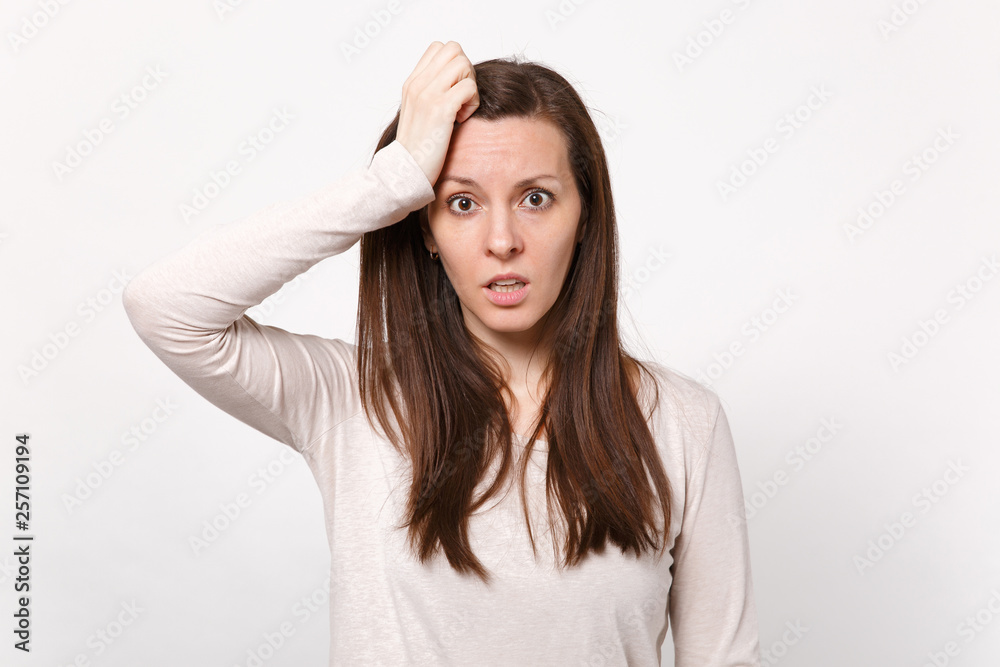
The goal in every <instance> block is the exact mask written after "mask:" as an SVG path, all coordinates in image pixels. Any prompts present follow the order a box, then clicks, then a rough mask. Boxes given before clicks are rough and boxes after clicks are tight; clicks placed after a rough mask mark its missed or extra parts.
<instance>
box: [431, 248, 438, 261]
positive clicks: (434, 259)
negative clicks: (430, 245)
mask: <svg viewBox="0 0 1000 667" xmlns="http://www.w3.org/2000/svg"><path fill="white" fill-rule="evenodd" d="M430 253H431V261H432V262H433V261H436V260H437V258H438V254H437V253H436V252H434V251H433V250H431V251H430Z"/></svg>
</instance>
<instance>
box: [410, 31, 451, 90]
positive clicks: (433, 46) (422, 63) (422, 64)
mask: <svg viewBox="0 0 1000 667" xmlns="http://www.w3.org/2000/svg"><path fill="white" fill-rule="evenodd" d="M443 48H444V44H442V43H441V42H431V43H430V45H429V46H428V47H427V50H425V51H424V54H423V55H422V56H420V60H418V61H417V64H416V66H415V67H414V68H413V71H412V72H410V76H408V77H406V81H405V82H403V87H404V88H406V86H407V85H408V84H410V83H412V82H413V81H415V80H416V79H417V77H419V76H420V75H421V74H422V73H423V72H424V70H426V69H427V66H428V65H429V64H430V63H431V61H432V60H433V59H434V56H435V55H437V53H438V52H439V51H440V50H441V49H443Z"/></svg>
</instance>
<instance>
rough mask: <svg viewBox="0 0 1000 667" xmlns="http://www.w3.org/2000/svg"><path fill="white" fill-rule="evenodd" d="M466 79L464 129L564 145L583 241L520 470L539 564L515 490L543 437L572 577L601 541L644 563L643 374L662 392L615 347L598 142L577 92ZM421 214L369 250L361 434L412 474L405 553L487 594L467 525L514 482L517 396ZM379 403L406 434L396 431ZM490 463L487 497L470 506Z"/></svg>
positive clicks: (363, 292)
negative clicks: (467, 312)
mask: <svg viewBox="0 0 1000 667" xmlns="http://www.w3.org/2000/svg"><path fill="white" fill-rule="evenodd" d="M474 68H475V76H476V85H477V88H478V92H479V99H480V104H479V107H478V108H477V109H476V112H475V113H474V114H473V115H472V118H479V119H481V120H486V121H494V120H500V119H502V118H508V117H524V118H529V119H538V120H544V121H548V122H551V123H553V124H555V126H556V127H558V128H559V129H560V130H561V131H562V132H563V135H564V137H565V139H566V145H567V146H568V147H569V151H570V153H569V158H570V164H571V165H572V169H573V173H574V177H575V181H576V186H577V190H578V191H579V193H580V200H581V214H580V224H584V225H585V232H584V236H583V239H582V242H581V244H580V245H578V246H577V248H576V251H575V254H574V257H573V261H572V265H571V267H570V269H569V273H568V275H567V278H566V281H565V284H564V285H563V288H562V291H561V292H560V294H559V296H558V297H557V299H556V302H555V303H554V304H553V306H552V308H551V309H550V311H549V312H548V313H547V314H546V315H545V319H546V324H545V326H546V327H553V329H552V331H553V333H554V339H553V340H555V341H556V342H555V343H554V344H553V349H552V354H551V355H550V361H549V365H548V367H547V369H546V372H545V378H546V380H547V383H548V386H547V390H546V393H545V396H544V399H543V401H542V404H541V412H540V419H539V420H538V423H537V425H536V427H535V429H534V431H533V433H532V434H531V435H530V437H529V438H528V443H527V446H526V447H525V450H524V453H525V455H524V456H523V457H522V458H521V459H520V460H521V465H520V466H519V469H520V484H521V490H522V502H523V503H524V517H525V521H526V522H527V524H528V535H529V538H530V540H531V545H532V549H533V550H534V549H535V540H534V536H533V535H532V532H531V522H530V519H529V512H528V507H527V504H526V502H525V497H524V495H523V493H524V476H525V469H526V465H527V461H528V459H529V457H530V455H531V451H532V447H533V445H534V443H535V440H536V439H539V438H540V437H542V435H543V434H544V435H545V436H547V443H548V465H547V468H546V473H545V474H546V484H545V487H546V500H547V501H548V503H549V519H550V523H551V520H552V511H551V499H552V497H555V499H556V500H557V502H558V504H559V506H560V508H561V512H562V519H563V520H564V521H565V527H566V540H565V548H564V552H565V553H564V557H563V561H564V563H565V565H566V566H573V565H576V564H578V563H580V562H581V561H582V560H583V559H584V558H585V557H586V555H587V553H588V552H590V551H591V550H593V551H595V552H597V553H601V552H603V550H604V546H605V543H606V542H607V541H608V540H609V539H610V540H611V541H612V542H613V543H614V544H616V545H618V546H619V547H620V548H621V551H622V553H625V552H626V551H633V552H634V553H635V555H636V556H637V557H638V556H639V555H640V553H641V552H642V551H644V550H646V549H649V548H665V545H666V541H667V536H668V534H669V527H670V507H671V503H670V485H669V482H668V480H667V476H666V473H665V471H664V468H663V463H662V461H661V458H660V455H659V454H658V451H657V447H656V443H655V441H654V438H653V435H652V433H651V431H650V425H649V419H650V416H651V413H652V410H650V413H649V414H644V413H643V411H642V409H641V407H640V404H639V403H640V402H639V385H640V384H641V383H640V382H638V378H639V369H640V368H641V369H642V370H643V371H645V372H646V374H647V375H648V376H649V377H650V378H651V379H652V380H653V386H654V387H656V398H655V400H654V401H653V403H652V405H653V406H654V407H655V406H656V405H657V404H658V402H659V387H658V386H657V383H656V378H655V376H654V375H653V374H652V373H651V372H650V371H649V369H648V368H647V367H646V366H645V365H644V364H643V363H642V362H640V361H638V360H637V359H634V358H633V357H631V356H630V355H628V354H627V353H626V352H625V350H624V349H623V346H622V343H621V341H620V339H619V335H618V309H617V307H618V232H617V223H616V219H615V209H614V202H613V200H612V196H611V181H610V177H609V175H608V167H607V160H606V158H605V154H604V148H603V146H602V144H601V138H600V135H599V134H598V132H597V128H596V127H595V125H594V122H593V120H592V119H591V117H590V114H589V113H588V110H587V107H586V106H585V105H584V103H583V101H582V100H581V99H580V97H579V95H578V94H577V92H576V91H575V90H574V88H573V86H571V85H570V83H569V82H568V81H567V80H566V79H565V78H563V77H562V76H561V75H560V74H558V73H557V72H555V71H553V70H551V69H549V68H548V67H545V66H543V65H541V64H538V63H533V62H524V61H520V62H519V61H518V60H516V59H493V60H487V61H484V62H481V63H478V64H476V65H474ZM398 122H399V112H398V110H397V113H396V116H395V118H394V119H393V120H392V121H391V122H390V124H389V125H388V126H387V127H386V129H385V131H384V132H383V133H382V137H381V139H380V140H379V142H378V146H377V148H376V152H378V150H381V149H382V148H383V147H385V146H387V145H388V144H390V143H392V141H394V140H395V138H396V128H397V124H398ZM425 210H426V208H425V209H422V210H421V211H412V212H411V213H409V214H408V215H407V217H406V218H404V219H403V220H401V221H399V222H398V223H396V224H393V225H390V226H388V227H384V228H382V229H379V230H376V231H373V232H368V233H366V234H364V235H363V236H362V239H361V267H360V292H359V301H358V319H357V325H358V358H357V361H358V376H359V378H360V386H359V389H360V395H361V400H362V404H363V405H364V409H365V414H366V416H367V418H368V420H369V422H370V423H372V424H374V423H375V422H374V420H373V416H372V415H373V413H374V416H375V418H377V420H378V422H379V424H380V425H381V426H382V429H383V431H384V433H385V434H386V437H388V438H389V439H390V441H391V442H392V444H393V446H394V447H395V448H396V449H397V451H400V452H401V453H402V454H404V456H405V457H406V458H407V459H408V461H409V463H410V464H411V470H412V486H411V488H410V492H409V500H408V504H407V520H406V522H405V523H404V525H403V526H401V528H402V527H407V528H408V529H409V530H408V534H409V543H410V546H411V548H413V549H414V550H415V551H416V553H417V554H418V555H419V559H420V561H421V562H426V561H427V560H428V559H430V558H431V557H432V556H433V555H434V552H435V551H436V550H437V548H438V546H439V545H440V546H441V547H442V548H443V549H444V553H445V555H446V557H447V559H448V562H449V563H450V564H451V566H452V567H453V568H454V569H455V570H457V571H458V572H461V573H468V572H472V573H474V574H476V575H478V576H479V577H480V578H481V579H483V581H485V582H487V583H488V582H489V581H490V578H491V577H490V574H489V572H488V571H487V570H486V568H485V567H484V566H483V564H482V563H481V562H480V560H479V559H478V558H477V557H476V555H475V554H474V553H473V552H472V549H471V547H470V543H469V539H468V522H469V517H470V515H471V514H472V513H473V512H475V511H476V510H477V509H478V508H479V507H481V506H482V505H483V504H484V503H485V502H486V501H487V500H488V499H489V498H491V497H492V496H493V495H495V494H496V493H497V491H498V490H499V489H501V488H503V484H504V482H505V480H506V479H507V477H508V475H509V473H510V470H511V468H512V427H511V424H510V421H509V418H508V414H507V410H506V407H505V403H504V400H503V396H504V395H506V396H507V397H510V396H511V395H512V394H511V392H510V389H509V387H507V386H506V384H505V382H504V380H503V377H504V375H503V374H502V373H501V368H500V367H499V365H498V363H497V361H496V359H495V358H493V357H491V356H490V355H489V354H488V351H487V350H484V349H483V346H482V345H481V344H480V343H481V341H479V340H478V339H475V338H474V337H473V336H472V334H471V333H470V332H469V331H468V330H467V328H466V327H465V322H464V319H463V317H462V309H461V305H460V303H459V300H458V296H457V295H456V293H455V291H454V288H453V287H452V285H451V282H450V281H449V279H448V276H447V275H446V273H445V271H444V268H443V267H442V265H441V264H440V263H438V262H434V261H432V260H431V258H430V256H429V253H428V252H427V250H426V248H425V247H424V244H423V240H422V235H421V231H420V222H419V221H420V215H421V213H422V211H425ZM547 330H549V329H547ZM386 403H388V405H389V406H390V407H391V410H392V417H393V418H394V419H395V425H396V426H398V427H399V428H400V430H401V434H400V433H396V431H395V430H394V429H393V428H392V427H391V424H392V422H391V421H390V416H389V414H388V412H387V411H386V408H385V404H386ZM498 454H499V455H500V457H501V458H500V463H499V472H498V473H497V475H496V477H495V479H494V481H493V483H492V485H490V486H489V487H488V489H487V490H486V491H485V492H484V493H483V494H481V496H480V497H478V498H476V497H474V492H475V490H476V488H477V486H478V484H479V482H480V481H481V480H482V479H483V478H484V475H485V474H486V472H487V471H488V470H489V465H490V463H491V462H492V461H494V460H495V456H496V455H498ZM647 475H648V477H647ZM650 482H652V486H655V493H654V491H653V489H652V488H651V485H650ZM658 510H659V512H660V514H659V515H657V511H658ZM661 522H662V523H661ZM661 526H662V532H659V531H658V528H660V527H661Z"/></svg>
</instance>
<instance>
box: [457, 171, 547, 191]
mask: <svg viewBox="0 0 1000 667" xmlns="http://www.w3.org/2000/svg"><path fill="white" fill-rule="evenodd" d="M543 178H548V179H551V180H554V181H558V180H559V177H558V176H553V175H551V174H539V175H538V176H531V177H530V178H522V179H521V180H520V181H518V182H517V183H515V184H514V189H515V190H517V189H518V188H523V187H524V186H526V185H530V184H532V183H534V182H535V181H539V180H541V179H543ZM445 181H453V182H455V183H461V184H462V185H467V186H469V187H473V188H474V187H479V183H476V181H475V179H472V178H466V177H465V176H453V175H451V174H445V175H444V176H442V177H441V178H440V179H439V180H438V183H444V182H445Z"/></svg>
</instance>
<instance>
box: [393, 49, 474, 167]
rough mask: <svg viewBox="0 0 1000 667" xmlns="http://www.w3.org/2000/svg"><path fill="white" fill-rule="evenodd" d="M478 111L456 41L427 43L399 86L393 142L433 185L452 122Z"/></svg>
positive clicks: (470, 75)
mask: <svg viewBox="0 0 1000 667" xmlns="http://www.w3.org/2000/svg"><path fill="white" fill-rule="evenodd" d="M478 108H479V90H478V88H476V73H475V70H474V69H473V67H472V62H471V61H470V60H469V58H468V57H467V56H466V55H465V52H463V51H462V47H461V46H459V44H458V42H448V43H447V44H442V43H441V42H432V43H431V45H430V46H428V47H427V50H426V51H424V55H423V56H421V58H420V61H419V62H418V63H417V66H416V67H415V68H414V69H413V72H411V73H410V76H408V77H407V79H406V81H405V82H403V98H402V101H401V103H400V107H399V123H398V125H397V126H396V140H397V141H398V142H399V143H401V144H402V145H403V147H404V148H406V150H408V151H409V152H410V155H412V156H413V158H414V159H415V160H416V162H417V164H419V165H420V168H421V169H423V171H424V174H426V175H427V180H428V181H430V183H431V185H432V186H433V185H434V184H435V183H436V182H437V179H438V176H440V175H441V169H442V168H443V167H444V159H445V156H446V155H447V153H448V144H449V142H450V141H451V133H452V130H453V129H454V127H455V123H456V122H457V123H461V122H464V121H465V120H466V119H468V118H469V116H471V115H472V114H473V113H474V112H475V110H476V109H478Z"/></svg>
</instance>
